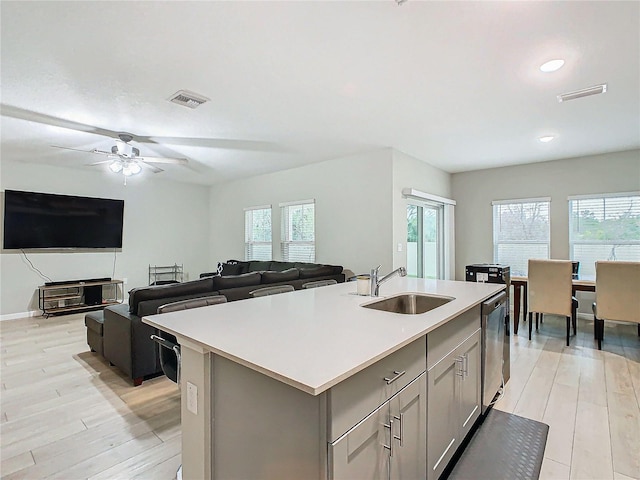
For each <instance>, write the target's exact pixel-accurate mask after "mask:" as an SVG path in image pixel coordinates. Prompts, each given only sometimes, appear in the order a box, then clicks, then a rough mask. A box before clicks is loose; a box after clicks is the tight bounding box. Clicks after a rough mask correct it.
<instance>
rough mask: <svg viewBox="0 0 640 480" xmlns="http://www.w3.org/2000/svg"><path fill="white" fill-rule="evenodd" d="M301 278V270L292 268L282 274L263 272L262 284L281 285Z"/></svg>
mask: <svg viewBox="0 0 640 480" xmlns="http://www.w3.org/2000/svg"><path fill="white" fill-rule="evenodd" d="M299 276H300V270H298V269H297V268H290V269H288V270H284V271H282V272H271V271H267V272H262V283H280V282H288V281H291V280H297V279H298V278H299Z"/></svg>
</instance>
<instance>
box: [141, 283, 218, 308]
mask: <svg viewBox="0 0 640 480" xmlns="http://www.w3.org/2000/svg"><path fill="white" fill-rule="evenodd" d="M213 278H215V277H206V278H200V279H198V280H191V281H190V282H183V283H172V284H170V285H154V286H150V287H140V288H134V289H133V290H131V291H129V311H130V312H131V313H137V311H138V304H139V303H140V302H142V301H144V300H155V299H157V298H171V297H178V296H184V295H193V294H199V293H200V294H201V293H210V292H212V291H213V290H214V288H213Z"/></svg>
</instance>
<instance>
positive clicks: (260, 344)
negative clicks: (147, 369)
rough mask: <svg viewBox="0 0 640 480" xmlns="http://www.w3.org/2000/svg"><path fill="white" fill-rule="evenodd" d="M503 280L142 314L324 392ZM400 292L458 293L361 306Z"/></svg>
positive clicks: (330, 289) (305, 294)
mask: <svg viewBox="0 0 640 480" xmlns="http://www.w3.org/2000/svg"><path fill="white" fill-rule="evenodd" d="M504 287H505V286H504V285H500V284H489V283H486V284H484V283H472V282H454V281H445V280H424V279H415V278H407V277H404V278H399V277H396V278H393V279H391V280H389V281H387V282H385V283H384V284H383V285H382V286H381V287H380V297H378V298H372V297H364V296H358V295H356V294H355V292H356V282H347V283H340V284H337V285H331V286H326V287H320V288H311V289H307V290H296V291H295V292H291V293H282V294H278V295H271V296H267V297H261V298H251V299H247V300H240V301H235V302H229V303H226V304H220V305H212V306H209V307H202V308H195V309H191V310H182V311H179V312H171V313H165V314H162V315H152V316H149V317H144V318H143V321H144V322H145V323H148V324H150V325H152V326H154V327H157V328H159V329H161V330H163V331H165V332H169V333H172V334H173V335H175V336H176V337H178V340H179V341H181V342H184V341H185V340H188V341H190V342H192V343H195V344H197V345H199V346H200V347H202V348H203V349H204V350H205V351H210V352H213V353H215V354H217V355H221V356H223V357H225V358H228V359H230V360H233V361H235V362H237V363H239V364H241V365H244V366H246V367H248V368H251V369H253V370H256V371H258V372H261V373H263V374H265V375H267V376H269V377H272V378H275V379H277V380H280V381H282V382H284V383H286V384H288V385H291V386H293V387H296V388H298V389H300V390H302V391H304V392H307V393H309V394H312V395H318V394H320V393H322V392H324V391H325V390H327V389H329V388H331V387H332V386H334V385H336V384H337V383H339V382H341V381H342V380H344V379H345V378H348V377H350V376H351V375H353V374H355V373H357V372H359V371H360V370H362V369H364V368H366V367H368V366H369V365H371V364H373V363H375V362H376V361H378V360H380V359H381V358H384V357H386V356H387V355H389V354H390V353H392V352H394V351H396V350H398V349H399V348H401V347H403V346H405V345H407V344H409V343H411V342H412V341H413V340H416V339H418V338H419V337H420V336H422V335H425V334H426V333H428V332H430V331H432V330H434V329H435V328H437V327H438V326H440V325H442V324H443V323H445V322H447V321H449V320H451V319H453V318H455V317H456V316H458V315H459V314H461V313H462V312H464V311H466V310H468V309H469V308H471V307H473V306H474V305H478V304H479V303H481V302H482V301H483V300H485V299H487V298H489V297H491V296H492V295H494V294H495V293H497V292H499V291H500V290H503V289H504ZM402 292H425V293H431V294H435V295H444V296H450V297H454V298H455V299H454V300H453V301H451V302H449V303H447V304H445V305H443V306H441V307H438V308H436V309H434V310H431V311H430V312H426V313H423V314H420V315H403V314H396V313H389V312H384V311H378V310H373V309H369V308H362V307H361V306H360V305H362V304H365V303H370V302H372V301H376V300H379V299H382V298H383V297H386V296H391V295H394V294H397V293H402Z"/></svg>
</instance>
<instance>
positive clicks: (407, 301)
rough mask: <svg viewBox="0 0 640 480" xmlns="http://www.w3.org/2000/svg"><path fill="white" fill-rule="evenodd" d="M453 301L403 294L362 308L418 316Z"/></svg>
mask: <svg viewBox="0 0 640 480" xmlns="http://www.w3.org/2000/svg"><path fill="white" fill-rule="evenodd" d="M451 300H453V297H441V296H437V295H427V294H423V293H401V294H399V295H393V296H391V297H386V298H383V299H382V300H378V301H377V302H372V303H368V304H365V305H362V306H363V307H364V308H373V309H374V310H382V311H385V312H392V313H403V314H406V315H418V314H420V313H425V312H428V311H429V310H433V309H434V308H438V307H441V306H442V305H444V304H445V303H449V302H450V301H451Z"/></svg>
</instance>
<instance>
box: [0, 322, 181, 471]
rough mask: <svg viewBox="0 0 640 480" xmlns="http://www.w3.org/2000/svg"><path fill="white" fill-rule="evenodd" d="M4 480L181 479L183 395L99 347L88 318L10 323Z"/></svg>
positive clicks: (4, 375)
mask: <svg viewBox="0 0 640 480" xmlns="http://www.w3.org/2000/svg"><path fill="white" fill-rule="evenodd" d="M0 348H1V353H0V355H1V358H2V362H1V364H0V377H1V380H2V390H0V406H1V409H0V411H1V416H0V422H1V423H0V457H1V460H2V463H1V467H0V474H1V477H2V479H3V480H4V479H6V480H17V479H28V480H31V479H33V480H36V479H45V478H47V479H48V478H57V479H65V480H75V479H110V480H112V479H133V478H140V479H154V480H162V479H168V480H170V479H173V478H175V474H176V471H177V469H178V466H179V465H180V450H181V443H180V441H181V436H180V393H179V391H178V388H177V386H176V385H175V383H173V382H171V381H169V380H168V379H167V378H166V377H158V378H155V379H153V380H149V381H145V382H144V383H143V384H142V386H140V387H133V386H132V384H131V382H130V380H129V379H127V378H126V377H125V376H124V375H123V374H121V373H120V371H119V370H118V369H117V368H115V367H110V366H109V363H108V362H107V361H106V360H104V359H103V358H102V357H101V356H100V355H98V354H96V353H91V352H90V351H89V347H88V346H87V343H86V331H85V327H84V314H75V315H67V316H59V317H50V318H41V317H35V318H26V319H19V320H9V321H4V322H0Z"/></svg>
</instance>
